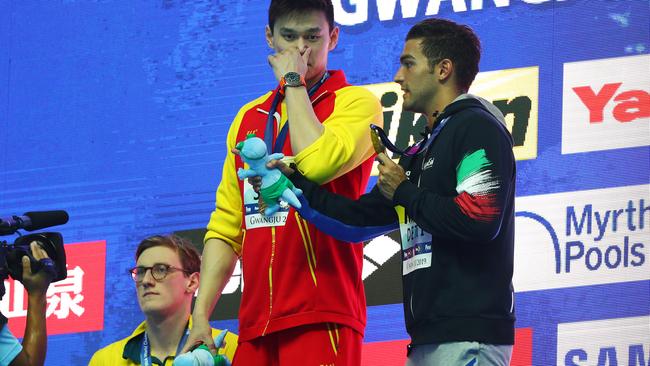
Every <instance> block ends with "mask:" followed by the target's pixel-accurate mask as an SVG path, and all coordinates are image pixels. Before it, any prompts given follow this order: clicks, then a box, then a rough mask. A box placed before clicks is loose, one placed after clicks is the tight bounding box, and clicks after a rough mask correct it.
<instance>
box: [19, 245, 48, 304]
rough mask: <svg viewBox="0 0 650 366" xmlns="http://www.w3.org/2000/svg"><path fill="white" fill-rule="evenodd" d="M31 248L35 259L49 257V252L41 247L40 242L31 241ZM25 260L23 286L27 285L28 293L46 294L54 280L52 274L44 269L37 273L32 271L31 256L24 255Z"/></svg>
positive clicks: (23, 259)
mask: <svg viewBox="0 0 650 366" xmlns="http://www.w3.org/2000/svg"><path fill="white" fill-rule="evenodd" d="M29 247H30V249H31V251H32V255H33V256H34V259H36V260H41V259H46V258H47V259H49V257H48V255H47V252H46V251H45V250H44V249H43V248H41V246H40V245H39V244H38V242H35V241H33V242H31V244H30V246H29ZM22 261H23V280H22V281H21V282H22V284H23V286H25V290H27V293H28V294H41V295H45V293H46V292H47V288H48V286H49V285H50V282H51V281H52V277H51V275H50V274H49V273H48V272H47V271H45V270H44V269H43V270H40V271H38V272H37V273H32V267H31V265H30V262H29V257H27V256H23V258H22Z"/></svg>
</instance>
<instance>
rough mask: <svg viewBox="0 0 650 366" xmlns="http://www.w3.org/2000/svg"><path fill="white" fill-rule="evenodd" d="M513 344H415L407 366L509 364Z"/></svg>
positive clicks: (501, 365)
mask: <svg viewBox="0 0 650 366" xmlns="http://www.w3.org/2000/svg"><path fill="white" fill-rule="evenodd" d="M511 355H512V346H509V345H494V344H484V343H478V342H451V343H440V344H425V345H420V346H414V347H413V349H411V352H410V354H409V356H408V359H407V360H406V365H405V366H508V365H510V357H511Z"/></svg>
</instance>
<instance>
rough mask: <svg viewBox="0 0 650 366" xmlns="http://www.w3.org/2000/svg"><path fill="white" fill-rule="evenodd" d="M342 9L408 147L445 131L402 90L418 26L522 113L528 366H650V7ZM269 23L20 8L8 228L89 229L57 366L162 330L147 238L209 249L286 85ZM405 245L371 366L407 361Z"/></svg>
mask: <svg viewBox="0 0 650 366" xmlns="http://www.w3.org/2000/svg"><path fill="white" fill-rule="evenodd" d="M334 3H335V6H336V21H337V22H338V24H339V25H340V27H341V40H340V44H339V46H338V48H337V49H336V50H335V51H333V52H332V54H331V57H330V66H331V67H332V68H342V69H345V71H346V72H347V75H348V78H349V80H350V81H351V82H353V83H355V84H360V85H366V86H367V87H368V88H369V89H370V90H372V91H373V92H374V93H376V95H377V96H378V97H379V98H381V102H382V105H383V106H384V123H385V125H386V126H387V128H388V129H389V131H390V135H391V137H392V138H393V139H394V140H395V141H397V143H398V145H400V146H405V145H406V144H408V143H410V142H412V139H413V136H418V134H417V132H418V131H419V130H420V129H421V127H422V125H423V124H424V120H423V119H422V118H421V116H419V115H414V114H413V113H409V112H403V111H402V110H401V93H400V92H399V89H398V88H397V86H396V85H395V84H393V83H391V81H392V77H393V74H394V72H395V71H396V69H397V66H398V55H399V53H400V51H401V47H402V43H403V39H404V36H405V34H406V32H407V30H408V29H409V28H410V26H412V25H413V24H414V23H416V22H417V21H418V20H421V19H424V18H426V17H428V16H432V15H438V16H441V17H446V18H450V19H453V20H456V21H459V22H462V23H467V24H469V25H471V26H472V27H473V28H474V29H475V30H476V31H477V33H478V34H479V35H480V37H481V39H482V41H483V48H484V56H483V59H482V61H481V70H482V72H481V73H480V74H479V76H478V78H477V80H476V82H475V84H474V86H473V89H472V92H474V93H476V94H479V95H482V96H484V97H486V98H487V99H489V100H491V101H493V102H494V103H495V104H496V105H497V106H498V107H499V108H501V109H502V111H503V112H504V113H505V114H506V116H507V120H508V127H509V129H510V130H511V131H512V133H513V135H514V138H515V145H516V146H515V148H514V149H515V154H516V157H517V159H518V162H517V168H518V177H517V185H518V187H517V204H516V206H517V219H516V224H517V235H516V263H515V279H514V285H515V289H516V291H517V294H516V301H515V303H516V304H515V305H516V309H517V318H518V320H517V344H516V346H515V355H514V360H513V364H517V365H531V364H532V365H644V366H645V365H649V364H650V305H649V301H650V264H648V260H649V256H650V250H649V246H650V179H649V171H650V159H649V155H650V154H649V152H650V150H649V147H648V144H649V141H650V96H649V89H650V55H649V52H648V50H649V47H650V42H649V39H648V38H649V35H648V34H649V28H650V25H649V24H650V23H649V14H650V11H649V7H650V6H649V5H650V4H649V2H648V0H627V1H622V0H621V1H614V0H564V1H560V0H428V1H427V0H419V1H418V0H381V1H380V0H354V1H353V0H334ZM266 9H267V2H266V1H258V0H255V1H252V0H249V1H245V0H244V1H234V0H223V1H220V0H191V1H190V0H188V1H176V0H158V1H110V0H107V1H75V0H67V1H49V2H29V1H12V0H4V1H0V215H2V216H7V215H11V214H22V213H23V212H25V211H30V210H48V209H65V210H67V211H68V212H69V214H70V222H69V223H68V224H67V225H65V226H63V227H61V228H60V231H61V232H62V233H63V235H64V238H65V240H66V243H67V253H68V274H69V276H68V278H67V279H66V280H65V281H62V282H59V283H57V284H55V285H53V286H51V287H50V290H49V292H48V295H49V297H48V309H47V315H48V330H49V334H50V336H49V352H48V355H47V364H48V365H84V364H86V363H87V362H88V360H89V358H90V356H91V354H92V353H93V352H94V351H95V350H96V349H97V348H98V347H101V346H104V345H106V344H108V343H110V342H112V341H115V340H117V339H118V338H121V337H124V336H127V335H128V334H130V332H131V331H132V330H133V329H134V328H135V326H136V325H137V324H138V323H139V322H140V321H141V320H142V316H141V314H140V312H139V309H138V305H137V302H136V299H135V291H134V284H133V282H132V280H131V278H130V277H129V276H128V275H127V273H126V270H127V269H128V268H130V267H132V266H133V265H134V260H133V252H134V249H135V246H136V244H137V243H138V241H139V240H140V239H142V238H143V237H145V236H147V235H150V234H156V233H169V232H177V233H180V234H182V235H186V236H188V237H190V238H192V239H193V240H194V241H195V242H196V244H197V245H199V246H200V245H201V243H200V242H201V239H200V238H201V236H202V232H203V228H204V226H205V224H206V223H207V220H208V216H209V213H210V211H211V210H212V208H213V206H214V201H213V200H214V190H215V188H216V186H217V184H218V183H219V180H220V174H221V163H222V160H223V158H224V156H225V153H226V150H225V144H224V141H225V137H226V132H227V128H228V125H229V123H230V121H231V119H232V118H233V117H234V115H235V113H236V111H237V109H238V107H239V106H240V105H242V104H243V103H245V102H246V101H248V100H250V99H252V98H254V97H256V96H258V95H260V94H262V93H264V92H265V91H267V90H269V89H270V88H272V87H274V85H275V80H274V78H273V75H272V73H271V71H270V68H269V66H268V64H267V61H266V56H267V55H268V54H269V49H268V48H267V46H266V44H265V42H264V39H263V34H264V25H265V24H266ZM398 126H399V127H398ZM7 240H9V241H12V240H13V238H11V237H8V238H7ZM396 240H399V239H398V238H397V237H396V236H387V237H381V238H378V239H375V240H373V241H371V242H369V243H366V246H365V262H364V278H365V284H366V288H367V293H368V327H367V331H366V334H365V342H366V346H365V349H364V354H363V360H364V361H363V362H364V365H399V364H402V362H403V360H404V357H405V347H404V346H405V344H406V343H407V339H408V336H407V334H406V332H405V330H404V325H403V316H402V310H401V304H400V302H401V295H400V293H401V289H400V276H399V272H400V264H399V263H400V261H399V249H400V245H399V243H398V242H396ZM5 286H6V288H7V294H6V295H5V297H4V298H3V299H2V301H1V302H0V310H1V311H2V313H3V314H5V315H6V316H8V317H9V318H10V323H9V326H10V327H11V329H12V331H13V332H15V333H16V334H18V335H22V331H23V327H24V322H25V313H26V311H25V310H26V308H25V306H26V297H25V296H24V293H23V288H22V287H21V286H20V284H19V283H15V282H13V281H11V280H8V281H6V282H5ZM225 292H226V293H227V294H226V295H224V297H223V298H222V300H221V302H220V304H219V306H218V308H217V311H216V312H215V314H214V315H213V319H214V322H213V323H214V325H216V326H219V327H227V328H229V329H232V330H235V329H237V321H236V316H237V304H238V301H239V297H240V294H241V280H240V269H239V268H237V269H236V271H235V273H234V275H233V277H232V279H231V281H230V282H229V284H228V286H227V287H226V290H225ZM467 301H472V294H467Z"/></svg>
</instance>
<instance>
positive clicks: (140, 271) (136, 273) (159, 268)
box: [129, 263, 192, 282]
mask: <svg viewBox="0 0 650 366" xmlns="http://www.w3.org/2000/svg"><path fill="white" fill-rule="evenodd" d="M149 270H151V276H152V277H153V279H154V280H156V281H162V280H164V279H165V277H167V275H168V274H170V273H172V272H176V271H180V272H183V273H185V274H188V275H189V274H192V273H191V272H190V271H186V270H184V269H182V268H177V267H174V266H170V265H169V264H164V263H156V264H154V265H153V266H151V267H143V266H139V267H133V268H131V269H129V273H130V274H131V278H133V281H135V282H142V280H144V276H145V275H146V274H147V271H149Z"/></svg>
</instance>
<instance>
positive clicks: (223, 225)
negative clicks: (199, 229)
mask: <svg viewBox="0 0 650 366" xmlns="http://www.w3.org/2000/svg"><path fill="white" fill-rule="evenodd" d="M266 97H268V94H267V95H264V96H262V97H260V98H258V99H256V100H254V101H252V102H250V103H248V104H246V105H244V106H243V107H242V108H241V109H240V110H239V112H238V113H237V116H235V119H234V120H233V122H232V124H231V125H230V130H229V131H228V137H227V138H226V149H227V151H226V160H225V161H224V163H223V172H222V174H221V183H219V188H217V194H216V203H215V209H214V211H212V214H210V222H208V227H207V229H208V231H207V233H206V234H205V237H204V239H203V242H204V243H205V242H206V241H207V240H208V239H211V238H216V239H221V240H223V241H225V242H226V243H227V244H228V245H230V246H231V247H232V249H233V250H234V251H235V253H237V255H241V243H242V230H241V224H242V205H243V202H242V195H241V191H240V189H239V182H238V179H239V178H238V177H237V172H236V171H235V154H233V153H232V152H231V150H232V149H233V148H234V147H235V145H236V144H237V141H236V139H237V133H238V132H239V126H240V125H241V122H242V118H243V117H244V114H245V113H246V112H247V111H248V110H249V109H250V108H252V106H254V105H257V104H259V103H261V101H263V100H264V99H265V98H266Z"/></svg>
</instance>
